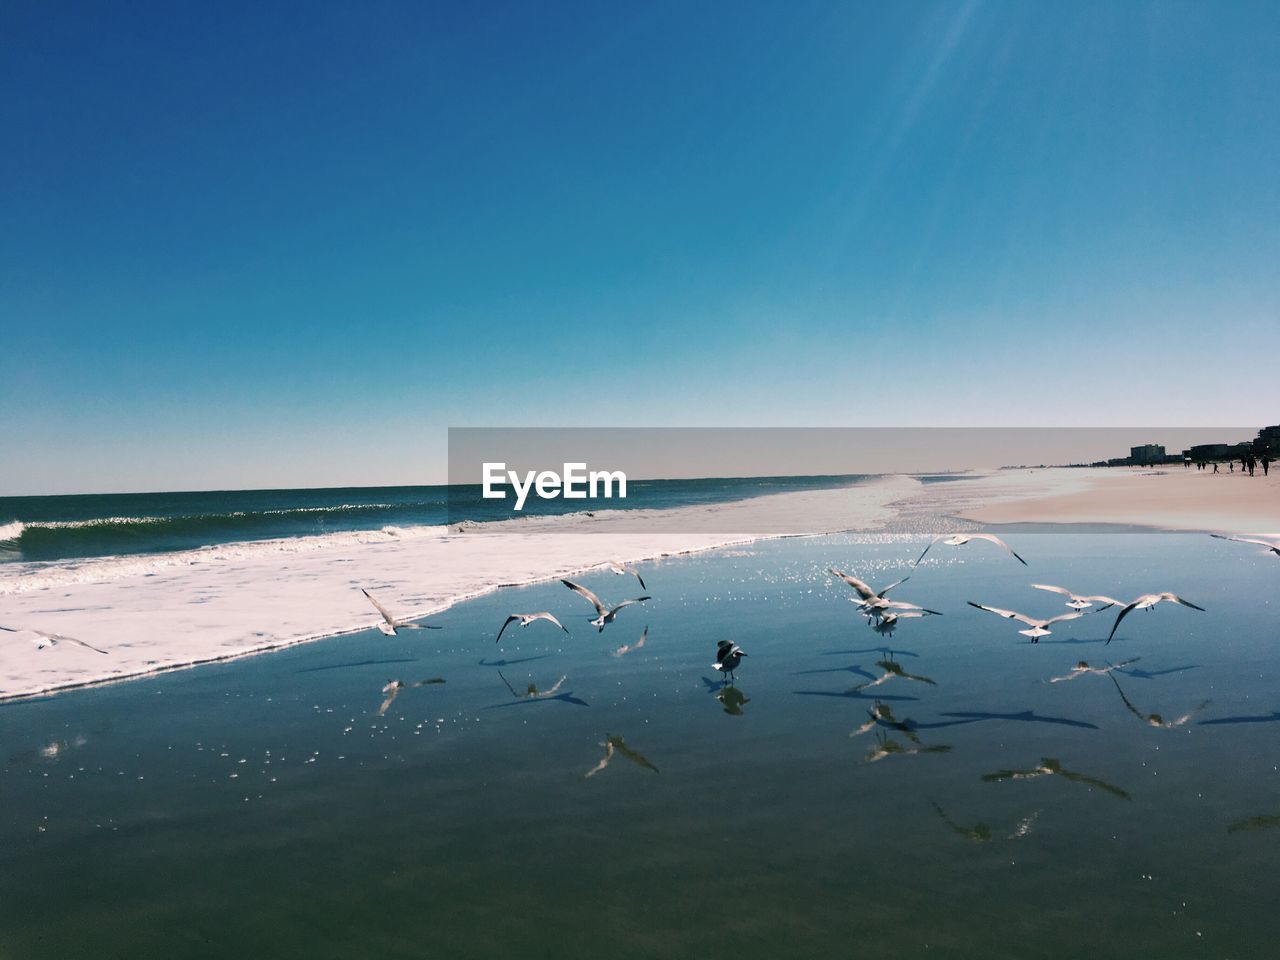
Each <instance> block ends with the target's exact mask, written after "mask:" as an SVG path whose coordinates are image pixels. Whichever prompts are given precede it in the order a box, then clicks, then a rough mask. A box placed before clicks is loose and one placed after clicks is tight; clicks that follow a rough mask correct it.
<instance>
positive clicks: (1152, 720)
mask: <svg viewBox="0 0 1280 960" xmlns="http://www.w3.org/2000/svg"><path fill="white" fill-rule="evenodd" d="M1111 682H1112V683H1114V684H1115V685H1116V692H1117V693H1119V694H1120V699H1121V700H1123V701H1124V705H1125V708H1126V709H1127V710H1128V711H1129V712H1130V713H1132V714H1133V715H1134V716H1135V717H1137V718H1138V719H1139V720H1141V721H1142V722H1143V723H1145V724H1147V726H1150V727H1159V728H1161V729H1164V730H1173V729H1174V728H1176V727H1180V726H1182V725H1183V724H1184V723H1186V722H1187V721H1188V720H1190V719H1191V718H1192V717H1194V716H1195V715H1196V714H1197V713H1199V712H1200V711H1202V710H1204V709H1205V708H1206V707H1208V706H1209V704H1211V703H1212V702H1213V701H1212V700H1205V701H1204V702H1203V703H1201V704H1200V706H1198V707H1196V708H1195V709H1193V710H1190V711H1188V712H1187V713H1184V714H1183V715H1182V716H1180V717H1178V718H1177V719H1174V720H1166V719H1165V718H1164V717H1162V716H1161V715H1160V714H1158V713H1143V712H1142V711H1140V710H1139V709H1138V708H1137V707H1135V706H1134V705H1133V703H1132V702H1130V700H1129V698H1128V697H1126V696H1125V695H1124V690H1123V689H1121V687H1120V682H1119V681H1118V680H1117V679H1116V678H1115V677H1112V678H1111Z"/></svg>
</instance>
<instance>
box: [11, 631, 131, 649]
mask: <svg viewBox="0 0 1280 960" xmlns="http://www.w3.org/2000/svg"><path fill="white" fill-rule="evenodd" d="M0 630H4V631H6V632H7V633H23V632H24V630H23V629H22V628H19V627H0ZM25 632H26V633H34V634H35V635H36V636H37V637H39V638H40V639H39V640H33V641H32V642H33V643H34V644H35V645H36V649H37V650H43V649H44V648H45V647H56V646H57V645H58V644H60V643H63V642H66V643H74V644H77V645H79V646H81V647H85V648H87V649H89V650H92V651H93V652H94V653H101V654H103V655H106V652H107V651H105V650H103V649H102V648H100V647H95V646H94V645H93V644H91V643H85V642H84V641H83V640H77V639H76V638H75V637H68V636H67V635H66V634H65V633H49V632H47V631H45V630H34V629H31V628H29V627H28V628H26V629H25Z"/></svg>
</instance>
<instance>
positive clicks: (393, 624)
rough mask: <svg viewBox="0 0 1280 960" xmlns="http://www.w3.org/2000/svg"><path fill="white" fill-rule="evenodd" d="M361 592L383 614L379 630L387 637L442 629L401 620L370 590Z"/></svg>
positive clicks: (362, 589)
mask: <svg viewBox="0 0 1280 960" xmlns="http://www.w3.org/2000/svg"><path fill="white" fill-rule="evenodd" d="M360 592H361V593H363V594H364V595H365V596H366V597H367V598H368V599H369V602H370V603H372V604H373V605H374V606H375V607H377V609H378V612H379V613H380V614H382V621H383V622H382V623H380V624H378V629H379V630H381V631H382V633H383V634H384V635H385V636H388V637H394V636H395V635H396V631H397V630H439V629H440V628H439V627H437V626H435V625H434V624H430V623H409V622H408V621H407V620H400V619H398V618H397V617H393V616H392V615H391V611H389V610H388V609H387V608H386V607H384V606H383V605H382V604H380V603H379V602H378V601H377V600H375V599H373V594H371V593H370V592H369V591H368V590H366V589H365V588H364V587H361V588H360Z"/></svg>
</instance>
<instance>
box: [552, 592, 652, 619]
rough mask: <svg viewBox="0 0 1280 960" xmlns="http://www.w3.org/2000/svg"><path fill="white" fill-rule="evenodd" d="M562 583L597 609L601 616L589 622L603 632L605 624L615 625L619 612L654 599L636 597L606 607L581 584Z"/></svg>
mask: <svg viewBox="0 0 1280 960" xmlns="http://www.w3.org/2000/svg"><path fill="white" fill-rule="evenodd" d="M560 582H561V583H563V584H564V585H565V586H566V587H568V588H569V589H570V590H572V591H573V592H574V593H577V594H580V595H581V596H583V597H585V598H586V599H587V602H588V603H590V604H591V605H592V606H593V607H595V608H596V613H597V614H599V616H597V617H596V618H595V619H594V620H591V621H589V622H590V624H591V625H592V626H593V627H596V628H597V629H599V630H601V631H603V630H604V627H605V624H607V623H613V621H614V618H615V617H617V615H618V611H619V610H621V609H622V608H623V607H629V606H630V605H631V604H633V603H642V602H644V601H645V600H651V599H653V598H652V597H636V598H635V599H634V600H623V601H622V602H621V603H620V604H618V605H617V606H616V607H606V606H605V605H604V603H603V601H601V599H600V598H599V597H597V596H596V595H595V594H594V593H592V592H591V591H590V590H588V589H587V588H586V587H584V586H582V585H581V584H578V583H574V582H573V581H572V580H561V581H560Z"/></svg>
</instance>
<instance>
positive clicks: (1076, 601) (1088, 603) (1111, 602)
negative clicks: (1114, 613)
mask: <svg viewBox="0 0 1280 960" xmlns="http://www.w3.org/2000/svg"><path fill="white" fill-rule="evenodd" d="M1031 586H1033V587H1035V588H1036V589H1037V590H1048V591H1050V592H1051V593H1060V594H1062V595H1063V596H1064V597H1070V599H1069V600H1068V601H1067V606H1068V607H1070V608H1071V609H1072V610H1083V609H1084V608H1085V607H1092V606H1093V605H1094V603H1100V604H1102V606H1100V607H1099V608H1098V612H1101V611H1103V610H1106V609H1107V607H1118V606H1120V604H1121V603H1122V602H1123V601H1121V600H1115V599H1113V598H1111V597H1103V596H1096V597H1082V596H1080V595H1079V594H1078V593H1072V592H1071V591H1070V590H1068V589H1067V588H1066V587H1051V586H1049V584H1047V583H1033V584H1032V585H1031Z"/></svg>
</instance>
